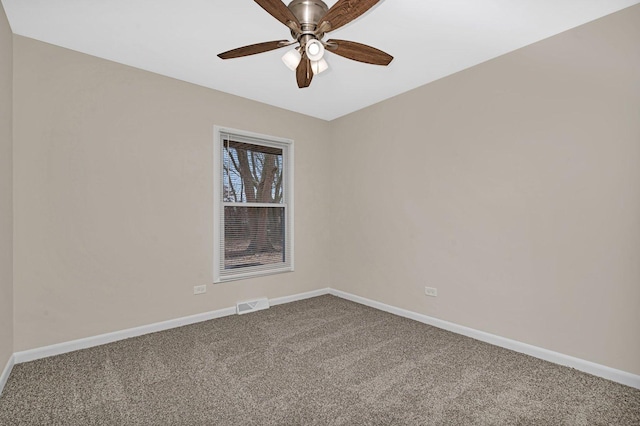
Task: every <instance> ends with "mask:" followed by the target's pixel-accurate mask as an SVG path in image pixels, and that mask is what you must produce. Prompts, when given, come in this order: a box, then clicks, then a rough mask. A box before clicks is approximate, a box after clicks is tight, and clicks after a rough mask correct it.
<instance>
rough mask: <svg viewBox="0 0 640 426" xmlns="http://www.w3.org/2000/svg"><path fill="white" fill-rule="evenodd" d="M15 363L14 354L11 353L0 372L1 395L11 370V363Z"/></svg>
mask: <svg viewBox="0 0 640 426" xmlns="http://www.w3.org/2000/svg"><path fill="white" fill-rule="evenodd" d="M14 364H15V355H11V356H10V357H9V361H7V365H6V366H5V367H4V370H2V374H0V395H2V391H3V390H4V385H6V384H7V380H9V375H10V374H11V370H12V369H13V365H14Z"/></svg>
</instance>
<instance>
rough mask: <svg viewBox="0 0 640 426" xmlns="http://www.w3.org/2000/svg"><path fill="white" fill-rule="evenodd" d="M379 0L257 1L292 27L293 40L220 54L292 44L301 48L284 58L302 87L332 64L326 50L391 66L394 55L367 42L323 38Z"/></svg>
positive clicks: (236, 54) (229, 55)
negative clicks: (331, 2)
mask: <svg viewBox="0 0 640 426" xmlns="http://www.w3.org/2000/svg"><path fill="white" fill-rule="evenodd" d="M378 1H379V0H338V1H337V2H336V3H335V4H334V5H333V6H332V7H331V9H329V8H328V7H327V5H326V4H325V3H324V2H323V1H322V0H293V1H292V2H291V3H289V6H285V4H284V3H283V2H282V1H281V0H255V2H256V3H258V4H259V5H260V6H261V7H262V8H263V9H264V10H266V11H267V12H268V13H269V14H271V16H273V17H274V18H276V19H277V20H278V21H280V22H282V23H283V24H284V25H286V26H287V27H288V28H289V29H290V30H291V36H292V37H293V38H294V40H293V41H289V40H276V41H267V42H264V43H257V44H252V45H249V46H244V47H239V48H237V49H233V50H229V51H227V52H223V53H220V54H219V55H218V57H219V58H221V59H231V58H240V57H242V56H249V55H255V54H257V53H263V52H268V51H270V50H275V49H280V48H282V47H285V46H291V45H293V44H296V43H298V44H299V45H298V47H296V48H294V49H293V50H290V51H289V52H287V53H286V54H285V55H284V56H283V57H282V60H283V61H284V63H285V64H286V65H287V66H288V67H289V68H290V69H291V70H295V71H296V81H297V83H298V87H299V88H301V89H302V88H304V87H309V85H310V84H311V79H312V78H313V76H314V75H315V74H319V73H321V72H323V71H324V70H326V69H327V68H328V67H329V65H328V64H327V61H326V60H325V59H324V57H323V56H324V53H325V49H326V50H328V51H329V52H331V53H335V54H336V55H340V56H343V57H345V58H348V59H352V60H354V61H359V62H364V63H367V64H374V65H389V63H390V62H391V61H392V60H393V56H391V55H389V54H387V53H385V52H383V51H382V50H378V49H376V48H374V47H371V46H367V45H365V44H361V43H356V42H353V41H346V40H336V39H332V40H327V41H323V40H322V39H323V38H324V36H325V33H328V32H330V31H333V30H336V29H338V28H340V27H342V26H343V25H346V24H348V23H349V22H351V21H353V20H354V19H356V18H358V17H359V16H360V15H362V14H363V13H365V12H366V11H367V10H369V9H371V8H372V7H373V6H374V5H375V4H376V3H378Z"/></svg>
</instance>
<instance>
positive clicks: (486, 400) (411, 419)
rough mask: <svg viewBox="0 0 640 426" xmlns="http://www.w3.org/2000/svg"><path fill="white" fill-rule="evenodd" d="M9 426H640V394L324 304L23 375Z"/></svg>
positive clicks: (193, 330) (230, 321)
mask: <svg viewBox="0 0 640 426" xmlns="http://www.w3.org/2000/svg"><path fill="white" fill-rule="evenodd" d="M0 424H2V425H640V390H637V389H633V388H630V387H626V386H623V385H620V384H616V383H613V382H611V381H608V380H604V379H600V378H597V377H594V376H591V375H588V374H584V373H581V372H579V371H576V370H573V369H570V368H566V367H561V366H558V365H555V364H551V363H548V362H545V361H541V360H538V359H535V358H532V357H529V356H526V355H522V354H519V353H516V352H512V351H509V350H506V349H502V348H499V347H496V346H492V345H489V344H486V343H483V342H479V341H477V340H473V339H470V338H467V337H463V336H460V335H457V334H454V333H450V332H447V331H444V330H440V329H438V328H434V327H430V326H428V325H424V324H421V323H418V322H415V321H412V320H409V319H405V318H401V317H397V316H394V315H390V314H387V313H384V312H380V311H377V310H374V309H371V308H368V307H365V306H361V305H358V304H355V303H352V302H349V301H346V300H342V299H339V298H336V297H333V296H321V297H316V298H313V299H308V300H303V301H300V302H295V303H290V304H287V305H280V306H275V307H272V308H271V309H269V310H265V311H260V312H255V313H251V314H247V315H243V316H231V317H225V318H219V319H215V320H212V321H207V322H202V323H199V324H195V325H190V326H186V327H181V328H176V329H172V330H168V331H164V332H159V333H154V334H150V335H146V336H141V337H137V338H132V339H127V340H123V341H120V342H115V343H111V344H108V345H104V346H99V347H95V348H91V349H86V350H81V351H77V352H73V353H68V354H64V355H59V356H55V357H51V358H47V359H43V360H38V361H33V362H29V363H25V364H19V365H16V366H15V367H14V369H13V372H12V373H11V376H10V378H9V381H8V382H7V385H6V387H5V390H4V392H3V394H2V396H0Z"/></svg>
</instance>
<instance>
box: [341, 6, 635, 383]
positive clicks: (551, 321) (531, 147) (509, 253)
mask: <svg viewBox="0 0 640 426" xmlns="http://www.w3.org/2000/svg"><path fill="white" fill-rule="evenodd" d="M638 40H640V6H635V7H632V8H629V9H626V10H624V11H621V12H619V13H616V14H613V15H610V16H608V17H604V18H602V19H600V20H597V21H594V22H592V23H589V24H587V25H584V26H582V27H578V28H576V29H574V30H571V31H568V32H566V33H563V34H560V35H558V36H555V37H553V38H550V39H547V40H543V41H541V42H539V43H536V44H533V45H530V46H528V47H526V48H523V49H521V50H518V51H515V52H513V53H510V54H508V55H505V56H503V57H500V58H497V59H495V60H492V61H489V62H486V63H484V64H481V65H479V66H476V67H473V68H470V69H468V70H466V71H463V72H460V73H458V74H455V75H452V76H450V77H448V78H445V79H443V80H440V81H437V82H434V83H432V84H429V85H426V86H424V87H421V88H418V89H416V90H413V91H411V92H408V93H406V94H403V95H400V96H398V97H395V98H393V99H390V100H388V101H385V102H382V103H380V104H377V105H374V106H372V107H369V108H367V109H364V110H361V111H359V112H356V113H353V114H351V115H349V116H346V117H343V118H341V119H339V120H337V121H335V122H334V123H333V124H334V126H333V127H332V135H333V138H332V139H333V143H334V151H335V155H334V157H333V159H334V163H333V173H332V177H333V184H332V188H333V191H332V205H331V211H332V230H333V231H334V234H333V244H332V256H333V257H332V269H333V272H332V285H333V286H334V287H335V288H337V289H340V290H344V291H347V292H350V293H354V294H357V295H361V296H364V297H367V298H370V299H374V300H377V301H381V302H384V303H387V304H391V305H394V306H398V307H401V308H405V309H409V310H411V311H415V312H419V313H423V314H426V315H430V316H433V317H436V318H441V319H444V320H447V321H451V322H455V323H458V324H461V325H465V326H469V327H472V328H475V329H479V330H483V331H487V332H490V333H494V334H497V335H500V336H504V337H507V338H511V339H515V340H519V341H522V342H525V343H529V344H533V345H536V346H539V347H543V348H547V349H550V350H553V351H558V352H561V353H564V354H567V355H571V356H575V357H578V358H582V359H585V360H589V361H593V362H596V363H600V364H604V365H607V366H610V367H613V368H617V369H621V370H625V371H628V372H631V373H635V374H640V338H639V336H640V49H639V48H638V46H639V45H638ZM425 286H432V287H436V288H437V289H438V296H437V297H435V298H433V297H427V296H425V292H424V287H425Z"/></svg>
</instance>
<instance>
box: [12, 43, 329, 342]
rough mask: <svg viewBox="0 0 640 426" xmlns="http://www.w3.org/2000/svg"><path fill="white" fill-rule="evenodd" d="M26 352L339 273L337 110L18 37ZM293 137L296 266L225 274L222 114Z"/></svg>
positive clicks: (18, 178) (226, 119) (314, 285)
mask: <svg viewBox="0 0 640 426" xmlns="http://www.w3.org/2000/svg"><path fill="white" fill-rule="evenodd" d="M14 54H15V59H14V67H15V85H14V93H15V105H14V126H15V127H14V132H15V134H14V137H15V162H14V172H15V173H14V179H15V253H14V255H15V288H14V297H15V350H16V351H22V350H26V349H30V348H35V347H40V346H44V345H49V344H52V343H58V342H64V341H68V340H72V339H78V338H82V337H87V336H92V335H96V334H100V333H105V332H111V331H115V330H121V329H125V328H129V327H134V326H139V325H144V324H149V323H153V322H156V321H162V320H168V319H173V318H177V317H181V316H186V315H191V314H196V313H200V312H207V311H211V310H214V309H219V308H223V307H228V306H234V305H235V303H236V301H239V300H243V299H247V298H254V297H259V296H266V297H270V298H273V297H279V296H284V295H292V294H296V293H302V292H306V291H310V290H315V289H319V288H325V287H327V286H328V285H329V282H328V272H327V271H328V270H329V267H328V264H327V260H328V254H327V253H328V247H329V245H328V236H327V235H326V233H323V232H318V230H322V229H325V230H326V229H327V228H328V227H329V213H328V211H327V209H326V205H327V204H328V201H329V186H328V185H327V184H326V180H325V178H324V176H325V175H326V168H327V165H328V162H329V159H330V157H329V154H330V151H329V147H328V141H327V140H326V138H325V135H326V133H327V129H328V126H329V124H328V123H327V122H324V121H321V120H317V119H313V118H309V117H306V116H303V115H299V114H294V113H291V112H287V111H285V110H281V109H277V108H274V107H270V106H266V105H263V104H259V103H256V102H253V101H248V100H245V99H242V98H238V97H235V96H231V95H226V94H223V93H220V92H216V91H212V90H209V89H205V88H202V87H198V86H195V85H191V84H187V83H184V82H179V81H177V80H173V79H169V78H166V77H162V76H159V75H155V74H151V73H149V72H145V71H141V70H137V69H134V68H130V67H126V66H123V65H120V64H116V63H113V62H109V61H106V60H102V59H98V58H95V57H91V56H88V55H84V54H80V53H77V52H72V51H69V50H65V49H62V48H59V47H54V46H52V45H48V44H44V43H41V42H38V41H34V40H31V39H27V38H23V37H19V36H16V37H15V44H14ZM214 124H217V125H222V126H227V127H233V128H238V129H244V130H248V131H253V132H258V133H264V134H269V135H273V136H281V137H286V138H291V139H294V141H295V142H294V143H295V155H296V158H295V179H296V183H295V201H296V207H295V242H296V259H295V261H296V265H295V267H296V271H295V272H293V273H288V274H282V275H276V276H270V277H264V278H258V279H251V280H244V281H237V282H232V283H225V284H217V285H209V286H208V289H207V293H206V294H205V295H199V296H194V295H193V286H194V285H201V284H211V283H212V263H213V262H212V256H213V237H212V233H213V229H212V226H213V223H212V222H213V220H212V217H213V199H212V197H213V196H212V191H213V189H212V188H213V183H212V179H213V176H212V163H213V159H212V156H213V148H212V144H213V125H214Z"/></svg>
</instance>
